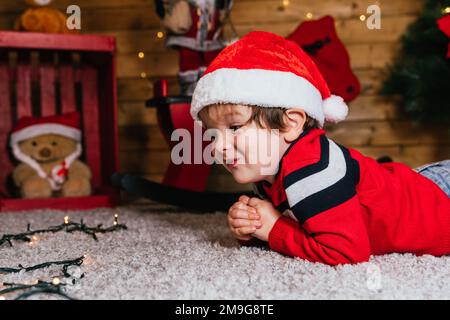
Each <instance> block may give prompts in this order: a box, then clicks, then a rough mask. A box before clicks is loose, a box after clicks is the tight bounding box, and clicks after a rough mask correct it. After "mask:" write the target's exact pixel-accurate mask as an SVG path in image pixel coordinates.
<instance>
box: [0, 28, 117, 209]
mask: <svg viewBox="0 0 450 320" xmlns="http://www.w3.org/2000/svg"><path fill="white" fill-rule="evenodd" d="M116 95H117V93H116V74H115V39H114V38H113V37H107V36H94V35H62V34H42V33H27V32H9V31H8V32H0V212H1V211H18V210H31V209H38V208H54V209H79V210H83V209H92V208H97V207H111V206H115V205H116V204H117V203H118V200H119V194H118V191H116V190H115V189H113V188H111V187H110V178H111V175H112V174H113V173H114V172H116V171H118V169H119V168H118V166H119V160H118V131H117V119H116V109H117V108H116V101H117V99H116ZM72 111H78V112H80V114H81V120H82V121H81V122H82V132H83V150H84V152H83V155H82V158H81V159H82V160H83V161H85V162H86V163H87V164H88V165H89V167H90V168H91V170H92V174H93V178H92V186H93V194H92V196H88V197H73V198H51V199H18V198H13V197H12V195H11V192H10V189H9V188H8V187H7V185H8V184H7V181H8V180H9V179H8V177H9V176H10V175H11V172H12V170H13V168H14V165H15V164H16V163H15V162H14V161H13V159H12V156H11V152H10V150H9V148H8V145H9V135H10V132H11V129H12V128H13V126H14V124H15V122H16V121H17V119H19V118H20V117H22V116H49V115H55V114H56V115H58V114H62V113H67V112H72Z"/></svg>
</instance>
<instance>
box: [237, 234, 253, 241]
mask: <svg viewBox="0 0 450 320" xmlns="http://www.w3.org/2000/svg"><path fill="white" fill-rule="evenodd" d="M234 237H235V238H236V239H239V240H244V241H248V240H251V239H252V238H253V237H252V236H237V235H235V236H234Z"/></svg>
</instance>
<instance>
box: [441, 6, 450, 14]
mask: <svg viewBox="0 0 450 320" xmlns="http://www.w3.org/2000/svg"><path fill="white" fill-rule="evenodd" d="M447 13H450V7H445V8H444V9H442V14H447Z"/></svg>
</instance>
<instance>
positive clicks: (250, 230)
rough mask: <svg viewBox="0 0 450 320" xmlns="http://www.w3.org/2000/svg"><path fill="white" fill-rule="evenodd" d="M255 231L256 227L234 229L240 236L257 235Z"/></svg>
mask: <svg viewBox="0 0 450 320" xmlns="http://www.w3.org/2000/svg"><path fill="white" fill-rule="evenodd" d="M255 231H256V228H255V227H242V228H236V229H234V233H235V234H237V235H238V236H246V235H249V234H252V233H255Z"/></svg>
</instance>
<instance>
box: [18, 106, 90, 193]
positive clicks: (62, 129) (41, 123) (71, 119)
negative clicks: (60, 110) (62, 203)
mask: <svg viewBox="0 0 450 320" xmlns="http://www.w3.org/2000/svg"><path fill="white" fill-rule="evenodd" d="M46 134H55V135H60V136H63V137H67V138H70V139H72V140H75V141H76V142H77V146H76V149H75V151H74V152H73V153H72V154H70V155H69V156H67V157H66V159H64V160H63V161H62V162H61V164H59V165H56V166H55V167H54V168H53V170H52V174H51V175H50V176H49V175H47V173H45V172H44V170H42V168H41V166H40V165H39V163H38V162H37V161H36V160H34V159H33V158H32V157H30V156H29V155H27V154H25V153H23V152H22V150H21V149H20V146H19V144H20V142H22V141H25V140H28V139H32V138H34V137H38V136H41V135H46ZM10 146H11V149H12V152H13V154H14V156H15V157H16V158H17V159H18V160H20V161H22V162H23V163H26V164H27V165H29V166H30V167H31V168H33V169H34V170H35V171H36V172H37V174H38V175H39V176H40V177H41V178H43V179H48V181H49V183H50V185H51V187H52V189H53V190H59V189H60V185H61V184H62V183H63V182H64V181H65V179H66V178H67V177H66V175H67V170H68V168H69V167H70V165H71V164H72V163H73V161H75V160H76V159H77V158H78V157H79V156H80V155H81V151H82V148H81V130H80V114H79V113H78V112H71V113H66V114H62V115H60V116H48V117H40V118H34V117H23V118H21V119H19V120H18V121H17V123H16V125H15V127H14V128H13V130H12V132H11V136H10Z"/></svg>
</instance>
